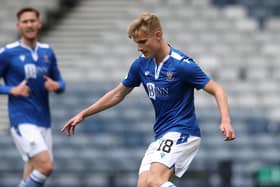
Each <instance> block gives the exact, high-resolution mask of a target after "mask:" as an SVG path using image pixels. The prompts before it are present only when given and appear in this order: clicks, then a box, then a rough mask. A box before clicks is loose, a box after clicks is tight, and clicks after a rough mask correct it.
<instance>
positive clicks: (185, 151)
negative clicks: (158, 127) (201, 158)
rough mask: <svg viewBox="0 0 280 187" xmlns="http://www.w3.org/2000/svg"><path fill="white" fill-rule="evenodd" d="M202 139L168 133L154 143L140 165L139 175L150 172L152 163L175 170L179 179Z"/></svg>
mask: <svg viewBox="0 0 280 187" xmlns="http://www.w3.org/2000/svg"><path fill="white" fill-rule="evenodd" d="M199 146H200V137H197V136H186V135H183V134H181V133H178V132H168V133H166V134H165V135H164V136H163V137H161V138H160V139H158V140H156V141H154V142H152V143H151V144H150V145H149V147H148V149H147V150H146V153H145V155H144V158H143V159H142V163H141V165H140V169H139V174H140V173H142V172H143V171H149V170H150V166H151V163H153V162H158V163H162V164H164V165H165V166H167V167H168V168H173V169H174V173H175V175H176V176H177V177H182V176H183V174H184V173H185V172H186V171H187V169H188V168H189V165H190V163H191V161H192V160H193V158H194V157H195V155H196V154H197V152H198V149H199Z"/></svg>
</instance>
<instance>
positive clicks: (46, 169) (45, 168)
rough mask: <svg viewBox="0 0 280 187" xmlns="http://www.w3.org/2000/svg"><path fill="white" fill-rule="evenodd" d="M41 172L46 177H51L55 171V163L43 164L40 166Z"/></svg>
mask: <svg viewBox="0 0 280 187" xmlns="http://www.w3.org/2000/svg"><path fill="white" fill-rule="evenodd" d="M39 171H40V172H42V173H43V174H44V175H46V176H49V175H51V173H52V171H53V162H52V161H48V162H45V163H42V164H41V165H40V168H39Z"/></svg>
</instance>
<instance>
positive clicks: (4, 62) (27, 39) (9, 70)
mask: <svg viewBox="0 0 280 187" xmlns="http://www.w3.org/2000/svg"><path fill="white" fill-rule="evenodd" d="M17 19H18V21H17V28H18V30H19V31H20V33H21V39H20V40H19V41H16V42H14V43H11V44H8V45H6V46H5V47H3V48H2V49H1V52H0V77H2V78H3V79H4V82H5V85H0V93H1V94H7V95H8V96H9V101H8V108H9V119H10V124H11V134H12V137H13V139H14V142H15V144H16V146H17V148H18V150H19V152H20V154H21V156H22V158H23V160H24V161H25V162H26V164H25V167H24V172H23V180H22V181H21V183H20V184H19V186H21V187H39V186H43V185H44V183H45V180H46V179H47V177H48V176H49V175H50V174H51V172H52V170H53V161H52V160H53V156H52V137H51V129H50V127H51V119H50V108H49V98H48V96H49V92H56V93H62V92H63V91H64V89H65V82H64V80H63V79H62V77H61V75H60V71H59V69H58V67H57V62H56V57H55V54H54V52H53V50H52V49H51V48H50V47H49V45H47V44H42V43H39V42H38V41H37V40H38V32H39V30H40V29H41V27H42V23H41V21H40V13H39V12H38V10H37V9H35V8H32V7H24V8H22V9H20V10H19V11H18V12H17Z"/></svg>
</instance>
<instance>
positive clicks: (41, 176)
mask: <svg viewBox="0 0 280 187" xmlns="http://www.w3.org/2000/svg"><path fill="white" fill-rule="evenodd" d="M30 163H31V165H32V167H33V168H34V169H33V171H32V173H31V174H30V175H29V176H28V178H27V179H26V180H25V186H26V187H41V186H43V185H44V183H45V181H46V179H47V178H48V176H50V174H51V172H52V170H53V161H52V159H51V157H50V154H49V152H48V151H47V150H46V151H42V152H40V153H38V154H36V155H35V156H33V157H32V159H31V160H30Z"/></svg>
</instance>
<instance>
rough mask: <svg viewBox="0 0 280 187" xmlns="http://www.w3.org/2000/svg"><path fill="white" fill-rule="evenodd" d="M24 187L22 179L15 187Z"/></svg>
mask: <svg viewBox="0 0 280 187" xmlns="http://www.w3.org/2000/svg"><path fill="white" fill-rule="evenodd" d="M24 185H25V182H24V180H23V179H22V180H21V181H20V183H19V184H18V186H17V187H24Z"/></svg>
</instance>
